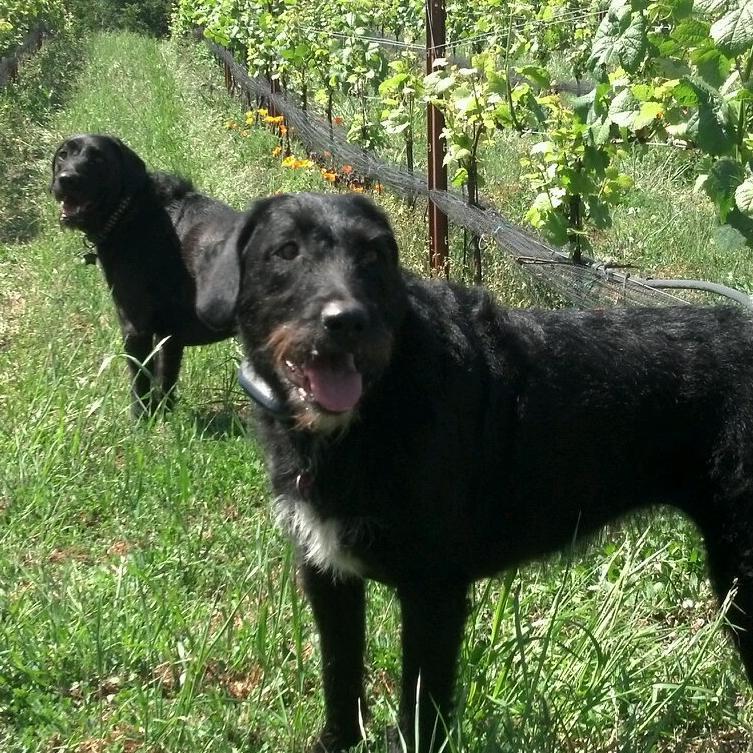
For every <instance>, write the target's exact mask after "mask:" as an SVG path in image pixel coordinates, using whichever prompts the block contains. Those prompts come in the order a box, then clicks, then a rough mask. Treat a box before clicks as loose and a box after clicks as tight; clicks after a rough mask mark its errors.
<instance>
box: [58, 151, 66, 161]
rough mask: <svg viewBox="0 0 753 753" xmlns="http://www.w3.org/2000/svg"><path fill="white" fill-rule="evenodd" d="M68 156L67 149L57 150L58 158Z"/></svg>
mask: <svg viewBox="0 0 753 753" xmlns="http://www.w3.org/2000/svg"><path fill="white" fill-rule="evenodd" d="M67 156H68V151H67V150H66V149H63V150H61V151H59V152H58V159H65V158H66V157H67Z"/></svg>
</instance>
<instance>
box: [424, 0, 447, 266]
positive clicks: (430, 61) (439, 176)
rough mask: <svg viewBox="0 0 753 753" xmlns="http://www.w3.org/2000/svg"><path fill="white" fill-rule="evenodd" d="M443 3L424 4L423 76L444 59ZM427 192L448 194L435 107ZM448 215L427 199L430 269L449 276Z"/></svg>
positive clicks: (429, 114) (440, 120) (430, 112)
mask: <svg viewBox="0 0 753 753" xmlns="http://www.w3.org/2000/svg"><path fill="white" fill-rule="evenodd" d="M446 17H447V13H446V9H445V0H427V3H426V72H427V73H431V72H432V71H433V70H434V61H435V60H436V59H437V58H441V57H444V56H445V41H446V38H445V20H446ZM426 123H427V142H428V149H429V153H428V167H429V169H428V187H429V191H432V190H437V191H446V190H447V166H446V165H444V164H443V161H444V157H445V153H446V146H445V142H444V140H443V139H442V138H441V133H442V130H443V129H444V114H443V113H442V112H441V110H439V109H437V108H436V107H435V106H434V105H428V107H427V109H426ZM448 248H449V244H448V237H447V215H446V214H444V212H442V211H440V209H439V207H437V206H436V205H435V204H434V202H433V201H432V200H431V199H429V266H430V269H431V271H432V273H434V274H443V275H444V276H445V277H448V276H449V273H450V260H449V253H448Z"/></svg>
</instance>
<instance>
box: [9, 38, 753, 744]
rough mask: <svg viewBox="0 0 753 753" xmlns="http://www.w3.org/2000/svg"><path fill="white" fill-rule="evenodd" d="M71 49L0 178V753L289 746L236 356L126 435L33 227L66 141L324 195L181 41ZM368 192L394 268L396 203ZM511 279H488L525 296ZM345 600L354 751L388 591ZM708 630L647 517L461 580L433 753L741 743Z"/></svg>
mask: <svg viewBox="0 0 753 753" xmlns="http://www.w3.org/2000/svg"><path fill="white" fill-rule="evenodd" d="M50 54H52V53H50ZM68 54H70V52H69V53H68ZM75 57H76V58H77V59H78V60H80V61H81V66H80V71H79V70H78V69H77V68H75V67H74V68H68V69H63V70H67V71H68V72H71V71H72V73H71V75H69V76H68V77H67V78H68V79H69V84H70V85H71V86H70V89H69V90H66V91H64V92H63V95H64V98H63V99H62V100H60V101H58V100H56V101H34V102H28V101H24V103H23V108H25V112H26V118H27V119H26V120H25V121H18V122H23V123H24V124H25V125H23V128H31V127H32V126H33V128H34V129H35V130H34V134H35V136H34V138H35V148H34V150H33V152H31V153H30V154H29V157H28V164H26V165H25V173H24V176H25V178H24V183H23V185H22V186H19V185H18V182H16V183H14V185H12V186H10V185H3V186H2V187H0V197H2V198H0V207H6V206H10V205H11V204H12V202H10V201H8V202H6V203H5V204H3V203H1V201H2V199H5V198H7V197H8V195H9V192H11V191H22V193H21V194H14V195H22V196H23V202H24V205H23V207H20V208H19V207H16V209H18V210H19V211H20V210H23V211H24V212H26V213H27V215H28V216H33V217H34V218H35V219H34V222H30V223H27V224H26V225H24V226H23V232H19V233H18V236H17V238H16V240H14V241H13V242H9V241H8V239H7V238H6V239H4V245H0V415H2V419H3V420H2V422H0V518H1V522H2V527H1V528H0V537H1V539H0V544H1V545H0V750H2V751H3V752H4V753H5V751H7V752H8V753H21V751H23V752H24V753H26V751H39V752H40V753H53V751H54V752H55V753H63V752H66V753H67V752H71V753H105V752H107V753H109V752H110V751H112V752H113V753H115V752H116V751H117V752H118V753H121V752H126V753H134V752H135V751H145V752H146V751H149V753H157V752H159V753H185V751H191V753H193V752H194V751H197V752H198V751H207V752H211V753H230V752H231V751H243V752H244V753H264V752H266V751H270V752H271V751H299V750H302V749H303V748H304V745H305V743H306V741H308V740H310V739H311V737H312V735H313V733H314V731H315V730H316V728H317V727H318V726H319V724H320V723H321V715H322V709H321V698H320V692H319V681H318V662H319V655H318V649H317V646H316V637H315V633H314V631H313V628H312V623H311V617H310V614H309V611H308V609H307V607H306V605H305V603H304V600H303V597H302V595H301V593H300V591H299V589H298V587H297V585H296V583H295V578H294V571H293V565H292V557H291V551H290V547H289V545H288V543H287V542H286V541H284V539H283V538H282V537H281V536H280V535H279V534H278V533H277V532H276V530H275V529H274V527H273V526H272V524H271V520H270V514H269V506H268V490H267V487H266V482H265V477H264V472H263V464H262V458H261V456H260V454H259V451H258V449H257V448H256V447H255V445H254V439H253V436H251V435H250V433H249V431H248V430H247V429H246V428H245V421H244V418H245V414H246V410H247V409H246V406H245V401H244V400H243V398H242V396H241V394H240V391H239V390H238V388H237V387H236V385H235V378H234V358H235V356H236V355H237V346H236V345H235V344H234V343H232V342H228V343H223V344H219V345H215V346H210V347H206V348H193V349H190V352H189V353H188V355H187V359H186V363H185V366H184V371H183V374H182V377H181V383H180V386H181V400H180V403H179V405H178V408H177V410H176V411H175V413H174V414H172V415H171V416H170V417H169V418H168V419H166V420H164V421H155V422H153V423H151V424H148V423H146V424H134V423H132V422H131V421H130V420H129V418H128V405H127V403H128V400H127V394H126V393H127V390H126V385H125V376H124V371H125V364H124V361H123V355H122V350H121V345H120V337H119V333H118V330H117V326H116V323H115V316H114V312H113V310H112V304H111V301H110V297H109V294H108V292H107V290H106V288H105V285H104V284H103V281H102V279H101V276H100V274H99V273H98V272H97V271H96V270H94V269H93V268H91V267H85V266H82V265H81V264H80V263H79V261H78V259H77V256H78V254H79V253H80V252H81V251H82V250H83V249H82V246H81V240H80V238H79V237H78V236H77V235H76V234H75V233H64V232H62V231H61V230H60V229H59V228H58V227H57V222H56V208H55V207H54V205H53V202H52V201H51V200H50V198H49V196H48V195H47V194H46V183H47V181H48V176H47V171H48V169H49V165H48V162H49V155H50V154H51V153H52V150H53V148H54V146H55V145H56V144H57V143H58V141H60V140H61V139H62V138H64V137H65V136H66V135H68V134H69V133H71V132H74V131H89V130H91V131H105V132H110V133H115V134H117V135H119V136H121V137H122V138H124V139H125V140H126V141H127V142H128V143H129V144H130V145H131V146H133V147H134V148H135V149H136V150H137V151H138V152H139V153H141V154H142V155H143V157H144V158H145V159H146V161H147V162H148V163H149V165H150V166H152V167H153V168H161V169H168V170H175V171H179V172H182V173H184V174H187V175H189V176H191V177H192V178H193V179H194V180H195V181H196V182H197V184H198V185H199V186H200V187H201V189H202V190H205V191H206V192H208V193H211V194H214V195H216V196H218V197H220V198H222V199H224V200H225V201H228V202H229V203H231V204H233V205H234V206H237V207H242V206H244V205H245V204H246V203H247V202H248V201H250V200H251V199H253V197H254V196H257V195H264V194H269V193H273V192H275V191H280V190H299V189H306V188H317V189H318V188H321V187H322V186H323V182H322V181H321V180H320V178H319V176H318V175H317V173H316V172H313V171H293V170H285V169H282V168H280V166H279V161H278V160H276V159H274V158H273V157H272V156H271V150H272V148H273V146H274V145H275V143H276V142H275V139H274V138H273V137H272V136H271V135H270V134H269V133H268V132H266V131H265V130H263V129H260V128H252V129H249V130H248V131H247V133H246V135H242V134H241V132H240V130H239V129H228V128H226V122H227V120H228V119H231V118H234V119H236V120H238V119H241V118H242V114H241V113H242V110H241V109H240V107H239V105H238V103H236V102H234V101H233V100H231V99H229V98H228V97H227V96H226V95H225V93H224V91H223V89H222V83H221V76H220V74H219V72H218V70H217V69H216V68H215V67H214V66H212V65H211V64H210V63H209V62H208V60H207V59H206V57H205V56H204V54H203V53H202V52H201V49H200V48H191V49H187V48H184V47H183V46H182V45H181V44H180V43H179V42H161V43H160V42H156V41H154V40H148V39H144V38H141V37H138V36H134V35H129V34H119V35H100V36H94V37H91V38H89V39H87V40H84V41H83V42H81V47H80V48H78V52H77V53H76V55H75ZM52 69H53V70H49V71H47V73H45V74H44V76H60V75H61V69H60V66H59V65H58V66H52ZM40 76H42V78H44V76H43V75H42V73H40ZM17 96H19V95H18V94H17V93H16V94H14V93H11V94H8V95H7V97H17ZM19 103H21V100H20V99H14V100H13V101H12V102H10V100H8V104H9V106H11V105H16V106H20V105H19ZM29 124H31V125H29ZM13 127H14V128H18V127H20V126H18V123H16V124H15V125H14V126H13ZM13 138H15V139H23V138H25V134H24V132H21V131H18V130H14V131H13ZM652 169H654V170H655V171H656V175H657V176H658V175H659V171H660V166H659V165H656V166H654V167H652ZM673 185H675V184H673ZM657 190H658V187H657ZM678 190H679V189H678ZM665 193H666V191H665ZM684 195H685V194H683V196H684ZM379 198H380V201H382V202H383V203H384V205H385V207H386V208H387V209H388V211H390V213H391V216H392V217H393V219H394V222H395V225H396V230H397V233H398V236H399V238H400V241H401V245H402V247H403V249H404V254H405V258H406V259H407V260H408V261H409V263H411V264H412V265H414V266H420V264H421V262H422V259H423V255H424V247H423V243H424V236H423V230H417V229H416V228H417V227H419V226H421V227H422V226H423V217H422V212H421V210H420V209H419V210H416V212H415V213H413V212H411V210H408V209H407V208H405V207H403V206H402V205H400V204H399V203H398V202H396V201H394V200H392V199H390V198H389V197H387V196H382V197H379ZM653 201H654V199H652V198H651V195H650V194H647V198H646V206H647V207H653V204H652V202H653ZM678 206H682V204H681V203H680V204H678ZM14 211H16V210H14ZM647 211H648V210H647ZM651 211H655V210H651ZM14 216H16V215H14ZM3 219H4V218H3ZM678 223H679V224H681V225H683V226H685V225H686V224H689V223H688V221H687V220H682V219H678ZM22 225H23V223H21V224H19V225H17V227H19V228H20V227H22ZM699 237H700V236H699ZM699 247H700V244H699ZM698 263H699V264H701V262H700V261H699V262H698ZM735 263H739V264H740V265H741V267H745V266H746V265H747V261H745V260H740V261H739V262H735ZM515 279H516V278H508V279H506V280H502V281H501V282H500V285H499V287H500V289H501V290H502V291H503V292H505V293H506V294H507V295H508V297H509V299H511V300H525V299H527V296H528V293H526V292H525V291H523V292H521V289H520V288H519V287H518V284H517V283H516V281H515ZM542 462H546V459H545V458H542ZM370 597H371V599H370V607H369V625H370V628H369V637H368V641H369V645H368V667H369V695H370V697H371V698H372V699H373V712H374V715H373V719H372V722H371V724H370V725H369V733H370V735H371V740H372V743H371V745H370V749H372V750H375V751H382V750H383V743H382V742H381V737H380V732H381V730H382V729H383V728H384V727H385V726H386V725H387V724H389V723H391V722H392V720H393V719H394V703H395V701H396V691H395V689H396V684H397V680H398V667H399V648H398V645H397V635H398V623H397V615H396V609H395V604H394V603H393V597H392V594H391V593H390V592H389V590H387V589H384V588H381V587H374V586H371V587H370ZM723 621H724V617H723V613H721V612H719V610H718V609H717V607H716V605H715V604H714V602H713V600H712V598H711V596H710V592H709V589H708V587H707V585H706V582H705V578H704V553H703V550H702V547H701V545H700V542H699V540H698V537H697V535H696V533H695V531H694V530H693V529H692V528H691V527H690V526H689V525H687V524H686V523H685V522H684V521H682V520H681V519H680V518H678V517H677V516H673V515H669V514H667V515H661V516H653V515H648V514H647V515H644V516H642V517H639V518H636V519H633V520H632V521H631V522H629V523H627V524H626V525H625V526H623V527H620V528H615V529H612V530H609V531H606V532H604V533H603V534H601V535H600V536H598V537H597V538H596V539H595V540H594V541H593V542H592V543H591V544H590V545H589V546H588V547H584V548H583V549H577V550H575V551H571V552H567V553H565V554H562V555H559V556H557V557H554V558H552V559H551V560H549V561H547V562H545V563H543V564H535V565H531V566H528V567H526V568H523V569H521V570H520V571H517V572H511V573H508V574H506V575H504V576H503V577H502V579H500V580H492V581H489V582H488V583H482V584H480V585H479V587H478V589H477V590H476V592H475V593H474V599H473V611H472V615H471V618H470V619H469V623H468V630H467V634H466V640H465V643H464V648H463V656H462V661H461V672H460V682H459V693H460V695H461V696H462V698H463V699H464V710H463V712H462V714H461V717H460V719H459V720H458V724H457V725H456V726H455V727H454V728H453V729H454V731H453V736H452V743H451V745H450V748H449V749H450V750H451V751H454V752H456V753H457V752H459V751H464V752H466V753H513V752H514V753H517V752H518V751H523V750H525V751H530V752H531V753H549V752H550V751H551V752H552V753H554V752H555V751H557V752H558V753H559V752H560V751H566V752H568V753H569V752H575V751H577V752H579V753H597V752H598V753H606V752H607V751H621V752H625V753H631V752H634V753H646V752H647V751H661V752H662V753H670V752H672V753H681V752H682V753H696V752H698V753H700V752H701V751H703V753H708V752H713V751H719V752H720V753H721V751H735V752H737V751H746V750H753V742H752V740H751V736H750V731H749V730H750V728H751V724H752V723H753V716H752V713H751V706H750V703H749V701H750V692H749V690H748V687H747V685H746V682H745V680H744V678H743V676H742V673H741V669H740V664H739V661H738V660H737V658H736V656H735V654H734V651H733V649H732V648H731V647H730V645H729V643H728V642H727V640H726V638H725V635H724V632H723V629H722V623H723Z"/></svg>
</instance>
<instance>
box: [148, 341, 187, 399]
mask: <svg viewBox="0 0 753 753" xmlns="http://www.w3.org/2000/svg"><path fill="white" fill-rule="evenodd" d="M160 343H161V344H160ZM158 345H159V346H160V349H159V353H158V354H157V382H158V384H159V387H160V389H159V394H157V395H156V396H155V397H156V401H155V402H156V403H159V402H160V401H163V406H164V408H165V409H166V410H171V409H172V407H173V406H174V404H175V397H176V395H175V384H176V382H177V381H178V374H179V373H180V364H181V361H182V360H183V344H182V343H181V342H180V341H179V340H178V339H177V338H176V337H175V335H170V336H169V337H167V338H163V337H160V336H159V335H157V336H156V337H155V338H154V346H155V347H157V346H158ZM155 407H156V406H155Z"/></svg>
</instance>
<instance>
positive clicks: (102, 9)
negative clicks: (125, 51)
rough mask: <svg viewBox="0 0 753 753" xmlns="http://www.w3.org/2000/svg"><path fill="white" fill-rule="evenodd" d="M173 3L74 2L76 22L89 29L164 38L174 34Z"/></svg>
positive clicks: (130, 0)
mask: <svg viewBox="0 0 753 753" xmlns="http://www.w3.org/2000/svg"><path fill="white" fill-rule="evenodd" d="M171 5H172V3H171V0H97V1H96V2H92V1H91V0H70V2H69V7H70V9H71V11H72V12H73V14H74V16H75V17H76V19H77V20H78V21H79V22H80V23H81V24H82V26H83V27H84V28H88V29H110V30H114V29H123V30H126V31H132V32H135V33H137V34H148V35H151V36H155V37H164V36H166V35H167V34H168V33H169V31H170V9H171Z"/></svg>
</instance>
